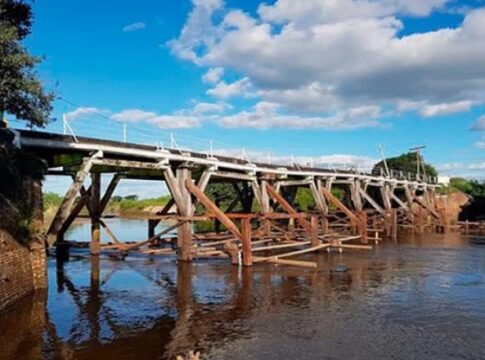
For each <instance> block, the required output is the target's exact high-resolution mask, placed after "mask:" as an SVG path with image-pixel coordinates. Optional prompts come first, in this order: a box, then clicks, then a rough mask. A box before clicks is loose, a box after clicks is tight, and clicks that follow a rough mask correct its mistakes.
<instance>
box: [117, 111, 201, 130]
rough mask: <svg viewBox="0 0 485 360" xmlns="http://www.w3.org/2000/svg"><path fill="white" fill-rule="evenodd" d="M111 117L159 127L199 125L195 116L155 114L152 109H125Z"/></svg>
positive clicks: (172, 127)
mask: <svg viewBox="0 0 485 360" xmlns="http://www.w3.org/2000/svg"><path fill="white" fill-rule="evenodd" d="M111 119H113V120H116V121H120V122H126V123H142V122H143V123H148V124H152V125H155V126H158V127H160V128H167V129H181V128H191V127H196V126H199V125H200V121H199V119H198V118H197V117H194V116H190V115H187V116H186V115H183V114H180V115H178V114H175V115H164V114H157V113H155V112H153V111H145V110H140V109H127V110H123V111H120V112H118V113H115V114H112V115H111Z"/></svg>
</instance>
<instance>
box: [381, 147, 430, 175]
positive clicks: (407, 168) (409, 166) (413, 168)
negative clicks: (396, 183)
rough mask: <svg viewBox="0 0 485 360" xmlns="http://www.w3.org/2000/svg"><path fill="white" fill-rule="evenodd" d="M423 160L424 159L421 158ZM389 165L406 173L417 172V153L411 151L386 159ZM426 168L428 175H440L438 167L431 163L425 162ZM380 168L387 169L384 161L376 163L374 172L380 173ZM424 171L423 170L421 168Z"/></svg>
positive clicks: (391, 168)
mask: <svg viewBox="0 0 485 360" xmlns="http://www.w3.org/2000/svg"><path fill="white" fill-rule="evenodd" d="M421 160H422V159H421ZM386 161H387V166H388V167H389V169H390V170H397V171H403V172H405V173H413V174H416V173H417V167H418V162H417V155H416V153H413V152H410V153H407V154H402V155H399V156H396V157H392V158H388V159H386ZM424 168H425V170H426V175H428V176H438V172H437V171H436V169H435V168H434V167H433V166H432V165H430V164H426V163H425V164H424ZM380 169H385V166H384V161H380V162H378V163H377V164H375V165H374V169H373V170H372V172H373V173H379V172H380ZM420 171H422V170H420Z"/></svg>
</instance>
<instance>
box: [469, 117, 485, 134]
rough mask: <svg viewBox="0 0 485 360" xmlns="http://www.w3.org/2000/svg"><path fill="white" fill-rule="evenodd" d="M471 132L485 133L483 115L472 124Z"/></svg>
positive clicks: (484, 118)
mask: <svg viewBox="0 0 485 360" xmlns="http://www.w3.org/2000/svg"><path fill="white" fill-rule="evenodd" d="M472 130H475V131H485V115H482V116H480V117H479V118H478V120H477V122H476V123H475V124H473V126H472Z"/></svg>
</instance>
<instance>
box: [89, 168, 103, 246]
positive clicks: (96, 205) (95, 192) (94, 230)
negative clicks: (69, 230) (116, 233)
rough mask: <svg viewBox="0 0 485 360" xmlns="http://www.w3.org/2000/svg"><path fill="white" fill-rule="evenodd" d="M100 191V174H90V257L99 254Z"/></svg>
mask: <svg viewBox="0 0 485 360" xmlns="http://www.w3.org/2000/svg"><path fill="white" fill-rule="evenodd" d="M100 191H101V174H100V173H92V174H91V209H92V214H91V243H90V244H89V250H90V252H91V255H99V253H100V252H101V233H100V227H101V224H100V222H99V220H100V217H101V214H100V201H101V198H100Z"/></svg>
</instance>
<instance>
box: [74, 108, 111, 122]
mask: <svg viewBox="0 0 485 360" xmlns="http://www.w3.org/2000/svg"><path fill="white" fill-rule="evenodd" d="M107 113H108V112H107V111H106V110H104V109H99V108H96V107H79V108H77V109H75V110H73V111H70V112H68V113H66V114H65V116H66V120H67V121H71V120H75V119H78V118H82V117H88V116H96V115H99V114H101V115H106V114H107Z"/></svg>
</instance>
